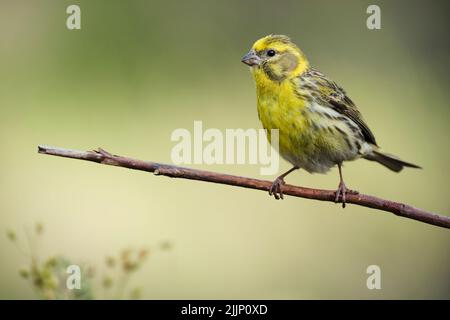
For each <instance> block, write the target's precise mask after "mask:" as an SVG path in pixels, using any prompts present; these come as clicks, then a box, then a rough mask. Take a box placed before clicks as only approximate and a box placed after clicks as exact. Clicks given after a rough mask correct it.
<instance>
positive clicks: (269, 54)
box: [267, 49, 276, 57]
mask: <svg viewBox="0 0 450 320" xmlns="http://www.w3.org/2000/svg"><path fill="white" fill-rule="evenodd" d="M275 53H276V52H275V50H272V49H270V50H267V55H268V56H269V57H273V56H274V55H275Z"/></svg>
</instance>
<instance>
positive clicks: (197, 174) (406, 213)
mask: <svg viewBox="0 0 450 320" xmlns="http://www.w3.org/2000/svg"><path fill="white" fill-rule="evenodd" d="M38 152H39V153H42V154H47V155H53V156H59V157H65V158H72V159H79V160H86V161H92V162H97V163H100V164H106V165H112V166H118V167H124V168H128V169H134V170H140V171H147V172H153V173H154V174H155V175H161V176H167V177H171V178H183V179H190V180H200V181H206V182H214V183H220V184H227V185H231V186H237V187H243V188H250V189H257V190H264V191H268V190H269V188H270V186H271V184H272V182H270V181H266V180H259V179H253V178H246V177H240V176H233V175H229V174H222V173H217V172H210V171H204V170H197V169H190V168H183V167H178V166H174V165H168V164H161V163H156V162H150V161H143V160H138V159H132V158H128V157H122V156H117V155H112V154H110V153H108V152H106V151H104V150H102V149H99V150H98V151H77V150H70V149H63V148H56V147H48V146H39V147H38ZM283 193H284V194H286V195H291V196H295V197H300V198H307V199H314V200H320V201H330V202H334V200H335V191H332V190H319V189H310V188H304V187H297V186H293V185H288V184H286V185H284V186H283ZM346 202H347V203H352V204H356V205H360V206H363V207H368V208H373V209H378V210H382V211H387V212H391V213H393V214H395V215H397V216H401V217H405V218H409V219H414V220H418V221H421V222H424V223H428V224H431V225H435V226H439V227H444V228H447V229H450V217H448V216H442V215H438V214H435V213H432V212H428V211H425V210H422V209H418V208H414V207H412V206H410V205H407V204H403V203H398V202H394V201H390V200H384V199H380V198H377V197H374V196H369V195H365V194H354V193H349V194H347V200H346Z"/></svg>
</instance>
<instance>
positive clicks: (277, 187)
mask: <svg viewBox="0 0 450 320" xmlns="http://www.w3.org/2000/svg"><path fill="white" fill-rule="evenodd" d="M284 184H286V182H284V179H283V177H278V178H276V179H275V181H274V182H273V183H272V186H271V187H270V189H269V196H272V195H273V196H274V198H275V199H277V200H280V199H284V196H283V191H282V190H281V187H282V186H283V185H284Z"/></svg>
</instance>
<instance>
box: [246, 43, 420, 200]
mask: <svg viewBox="0 0 450 320" xmlns="http://www.w3.org/2000/svg"><path fill="white" fill-rule="evenodd" d="M242 62H243V63H245V64H247V65H249V66H250V69H251V73H252V74H253V77H254V79H255V82H256V97H257V107H258V115H259V119H260V120H261V122H262V124H263V126H264V128H265V129H266V130H267V133H268V134H267V135H268V139H269V141H270V140H271V139H270V130H271V129H278V130H279V146H278V151H279V153H280V155H281V156H282V157H283V158H284V159H286V160H287V161H289V162H290V163H291V164H292V165H293V168H292V169H290V170H289V171H287V172H285V173H283V174H282V175H280V176H279V177H278V178H276V179H275V181H274V182H273V184H272V186H271V188H270V190H269V194H270V195H273V196H274V197H275V198H276V199H280V198H281V199H282V198H283V191H282V186H283V184H285V182H284V178H285V177H286V176H287V175H288V174H289V173H291V172H292V171H294V170H297V169H300V168H302V169H304V170H306V171H308V172H309V173H314V172H318V173H325V172H327V171H328V170H329V169H330V168H332V167H333V166H335V165H337V166H338V168H339V177H340V182H339V186H338V189H337V190H336V199H335V201H336V202H339V200H340V201H342V204H343V206H344V207H345V194H346V192H350V190H347V188H346V186H345V183H344V179H343V178H342V163H343V162H344V161H350V160H355V159H358V158H364V159H367V160H371V161H377V162H379V163H381V164H382V165H384V166H386V167H387V168H389V169H391V170H393V171H395V172H399V171H401V170H402V169H403V167H412V168H420V167H419V166H417V165H415V164H412V163H408V162H405V161H402V160H400V159H398V158H397V157H395V156H392V155H389V154H386V153H382V152H381V151H380V149H379V147H378V145H377V142H376V141H375V137H374V135H373V134H372V132H371V131H370V129H369V127H368V126H367V125H366V123H365V122H364V120H363V118H362V116H361V114H360V112H359V111H358V109H357V107H356V105H355V104H354V103H353V101H352V100H350V98H349V97H348V96H347V94H346V92H345V91H344V90H343V89H342V88H341V87H340V86H338V85H337V84H336V83H335V82H333V81H332V80H330V79H329V78H328V77H327V76H325V75H324V74H322V73H321V72H319V71H317V70H315V69H314V68H312V67H311V66H310V65H309V62H308V60H307V59H306V57H305V55H304V54H303V52H302V51H301V50H300V49H299V48H298V47H297V46H296V45H295V44H294V43H292V41H291V40H290V39H289V38H288V37H287V36H284V35H269V36H266V37H264V38H261V39H259V40H257V41H256V42H255V43H254V44H253V46H252V48H251V50H250V51H249V52H248V53H247V54H246V55H245V56H244V57H243V58H242Z"/></svg>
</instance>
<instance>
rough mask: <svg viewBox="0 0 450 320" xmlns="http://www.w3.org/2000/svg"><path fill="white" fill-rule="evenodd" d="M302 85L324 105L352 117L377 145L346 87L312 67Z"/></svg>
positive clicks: (303, 78)
mask: <svg viewBox="0 0 450 320" xmlns="http://www.w3.org/2000/svg"><path fill="white" fill-rule="evenodd" d="M300 80H301V83H300V86H301V87H303V89H304V88H305V87H306V88H308V89H309V91H312V94H311V95H312V96H313V98H314V99H317V100H319V101H320V102H321V104H322V105H324V106H328V107H330V108H332V109H333V110H335V111H337V112H339V113H341V114H342V115H344V116H346V117H348V118H350V119H351V120H352V121H353V122H355V123H356V124H357V125H358V127H359V128H360V129H361V132H362V134H363V136H364V138H365V139H366V141H367V142H369V143H372V144H374V145H377V143H376V140H375V137H374V135H373V133H372V131H370V129H369V127H368V126H367V124H366V123H365V122H364V120H363V118H362V115H361V113H360V112H359V111H358V109H357V107H356V105H355V104H354V103H353V101H352V100H351V99H350V98H349V97H348V96H347V94H346V93H345V91H344V89H342V88H341V87H340V86H338V85H337V84H336V83H335V82H334V81H332V80H330V79H328V78H327V77H326V76H325V75H324V74H322V73H321V72H319V71H317V70H314V69H310V70H308V71H306V72H304V73H303V74H302V75H301V79H300Z"/></svg>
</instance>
